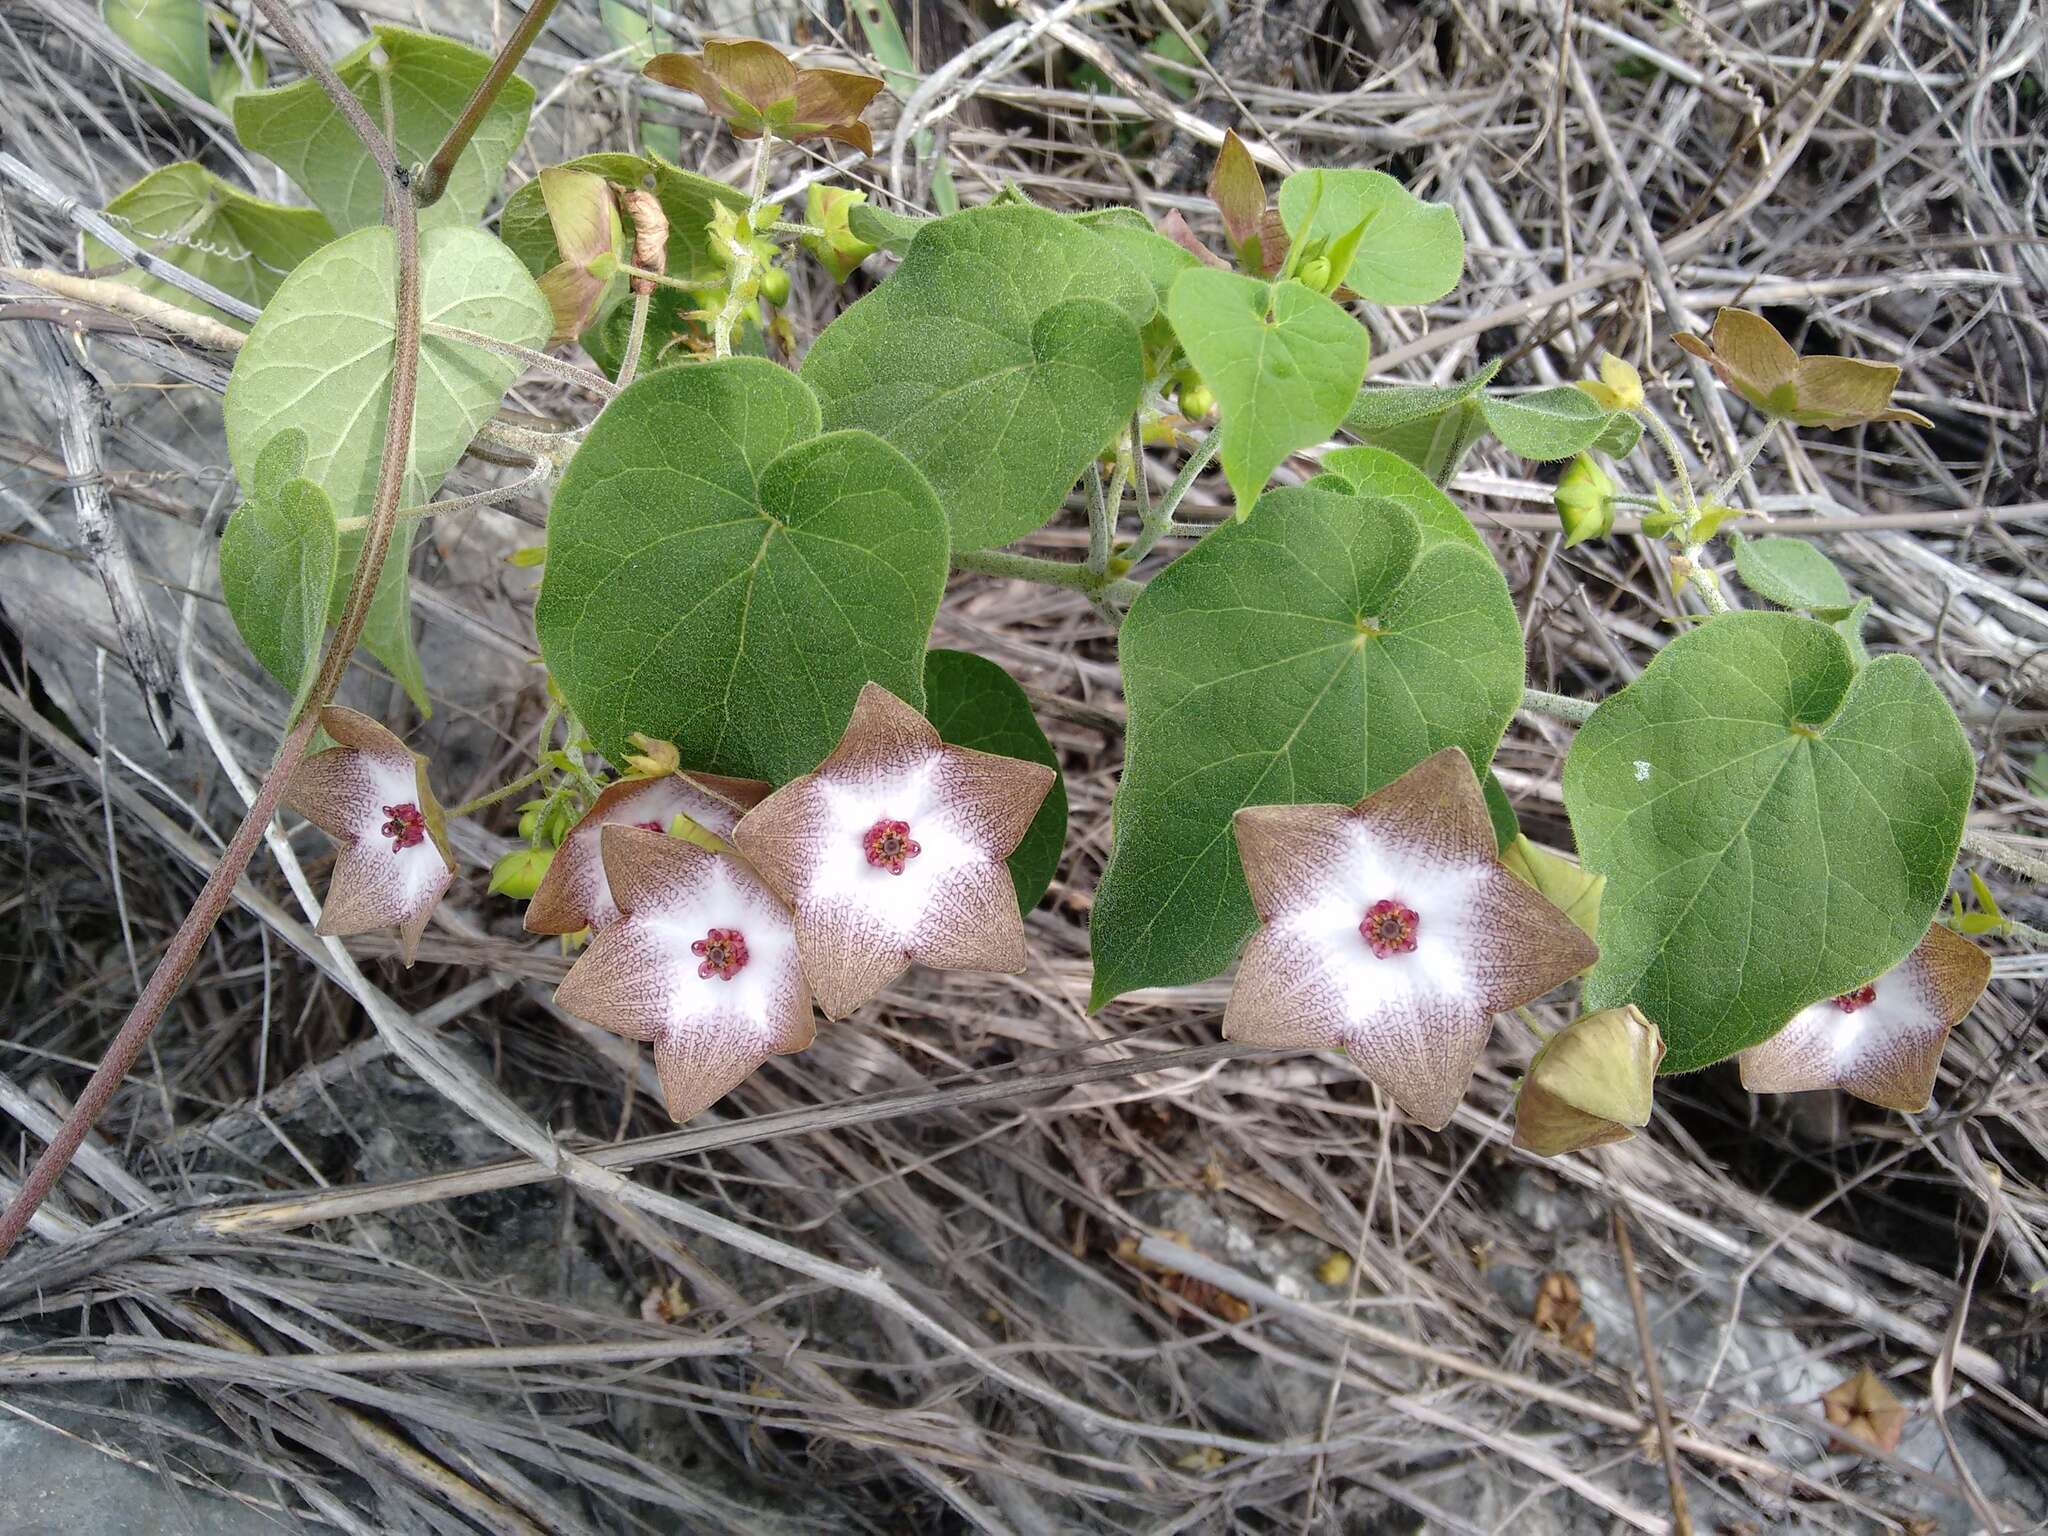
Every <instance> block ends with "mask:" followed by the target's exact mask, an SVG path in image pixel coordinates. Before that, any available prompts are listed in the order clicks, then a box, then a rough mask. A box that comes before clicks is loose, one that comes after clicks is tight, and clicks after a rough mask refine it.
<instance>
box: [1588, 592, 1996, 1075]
mask: <svg viewBox="0 0 2048 1536" xmlns="http://www.w3.org/2000/svg"><path fill="white" fill-rule="evenodd" d="M1975 774H1976V769H1975V763H1974V761H1973V759H1972V757H1971V754H1970V747H1969V743H1968V741H1967V740H1966V739H1965V738H1964V736H1963V730H1962V726H1961V725H1960V724H1959V723H1958V722H1957V720H1956V717H1955V714H1954V712H1953V711H1952V710H1951V709H1950V708H1949V705H1948V701H1947V700H1946V699H1944V698H1943V697H1942V694H1941V691H1940V690H1939V689H1938V688H1937V687H1936V686H1935V685H1934V682H1933V680H1932V679H1931V678H1930V677H1928V675H1927V673H1926V671H1925V670H1924V669H1923V668H1922V667H1921V666H1920V664H1919V663H1918V662H1916V661H1914V660H1912V659H1911V658H1909V657H1905V656H1884V657H1880V658H1878V659H1877V660H1875V661H1872V662H1871V663H1869V665H1867V666H1864V667H1862V668H1860V669H1859V668H1857V667H1856V666H1855V664H1854V662H1853V660H1852V658H1851V656H1850V653H1849V647H1848V643H1847V642H1846V641H1845V640H1844V639H1843V637H1842V636H1841V634H1840V633H1839V632H1837V631H1836V630H1834V629H1832V628H1830V627H1829V626H1828V625H1826V624H1822V623H1819V622H1817V621H1815V620H1813V619H1806V618H1800V617H1797V616H1795V615H1792V614H1784V613H1733V614H1725V615H1723V616H1721V617H1719V618H1716V619H1714V620H1712V621H1711V622H1709V623H1707V624H1704V625H1702V626H1700V627H1699V628H1698V629H1695V630H1693V631H1691V632H1690V633H1688V634H1683V635H1680V636H1679V637H1678V638H1677V639H1675V640H1673V641H1672V642H1671V644H1669V645H1668V646H1666V647H1665V648H1664V649H1663V650H1662V651H1660V652H1659V653H1658V654H1657V656H1656V657H1655V659H1653V660H1652V661H1651V662H1650V664H1649V666H1648V667H1646V668H1645V669H1644V670H1643V674H1642V676H1640V677H1639V678H1637V679H1636V680H1635V681H1634V682H1633V683H1631V684H1630V685H1629V686H1628V687H1626V688H1624V689H1623V690H1622V691H1621V692H1620V693H1617V694H1615V695H1613V696H1612V697H1610V698H1609V699H1608V700H1607V701H1606V702H1604V703H1603V704H1601V706H1600V707H1599V709H1597V710H1595V711H1594V713H1593V716H1592V718H1591V719H1589V720H1588V721H1587V722H1586V723H1585V724H1584V725H1583V726H1581V727H1580V729H1579V733H1578V738H1577V740H1575V741H1574V742H1573V744H1572V749H1571V752H1570V754H1569V756H1567V758H1566V759H1565V769H1564V800H1565V809H1566V811H1567V812H1568V813H1569V814H1570V816H1571V822H1572V830H1573V832H1574V833H1575V834H1576V836H1577V839H1578V845H1579V852H1580V856H1581V858H1582V859H1583V861H1584V864H1585V867H1586V868H1587V869H1588V870H1590V871H1592V872H1594V873H1596V874H1604V875H1606V876H1607V882H1608V883H1607V894H1606V899H1605V900H1604V901H1603V902H1602V904H1601V908H1600V931H1599V943H1600V963H1599V964H1598V965H1597V966H1595V967H1594V968H1593V971H1592V972H1591V974H1590V976H1589V977H1588V980H1587V983H1586V999H1585V1002H1586V1007H1588V1008H1589V1009H1597V1008H1609V1007H1616V1006H1619V1005H1620V1004H1623V1003H1634V1004H1636V1005H1637V1006H1638V1007H1640V1008H1641V1009H1642V1010H1643V1012H1644V1013H1645V1014H1647V1015H1649V1017H1650V1018H1651V1020H1652V1021H1653V1022H1655V1023H1656V1025H1657V1027H1658V1028H1659V1029H1660V1030H1661V1031H1662V1032H1663V1035H1664V1042H1665V1046H1666V1055H1665V1058H1664V1070H1665V1071H1666V1072H1690V1071H1692V1070H1694V1069H1696V1068H1699V1067H1704V1066H1707V1065H1708V1064H1710V1063H1712V1062H1716V1061H1719V1060H1721V1059H1722V1058H1723V1057H1726V1056H1730V1055H1733V1054H1734V1053H1735V1052H1737V1051H1741V1050H1745V1049H1747V1048H1748V1047H1750V1046H1752V1045H1756V1044H1758V1043H1759V1042H1761V1041H1763V1040H1766V1039H1768V1038H1769V1037H1770V1036H1771V1035H1773V1034H1775V1033H1776V1032H1777V1031H1778V1030H1779V1029H1780V1028H1782V1027H1783V1026H1784V1024H1785V1022H1786V1021H1787V1020H1788V1019H1790V1018H1791V1017H1792V1016H1793V1015H1794V1014H1796V1013H1797V1012H1799V1010H1800V1009H1802V1008H1804V1007H1806V1006H1807V1005H1808V1004H1811V1003H1815V1002H1818V1001H1820V1000H1821V999H1823V998H1827V997H1835V996H1839V995H1840V994H1842V993H1844V992H1850V991H1853V990H1855V989H1856V988H1858V987H1860V986H1862V985H1863V984H1864V983H1865V982H1867V981H1869V980H1870V979H1871V978H1872V977H1874V976H1876V975H1878V974H1879V973H1880V972H1882V971H1885V970H1887V969H1889V968H1890V967H1891V966H1893V965H1895V964H1897V963H1898V962H1899V961H1900V960H1902V959H1904V958H1905V956H1906V954H1907V953H1908V952H1909V951H1910V950H1911V949H1912V948H1913V946H1914V945H1916V944H1918V943H1919V942H1920V939H1921V937H1922V936H1923V935H1924V934H1925V933H1926V931H1927V925H1928V923H1929V922H1930V921H1931V920H1932V919H1933V917H1934V913H1935V909H1936V907H1937V906H1938V905H1939V904H1940V902H1941V898H1942V894H1943V892H1944V891H1945V890H1946V888H1947V885H1948V876H1949V870H1950V868H1951V867H1952V866H1953V865H1954V863H1955V857H1956V850H1957V847H1958V846H1959V845H1960V842H1961V839H1962V833H1963V818H1964V816H1965V815H1966V814H1967V812H1968V810H1969V807H1970V795H1971V790H1972V786H1973V784H1974V781H1975Z"/></svg>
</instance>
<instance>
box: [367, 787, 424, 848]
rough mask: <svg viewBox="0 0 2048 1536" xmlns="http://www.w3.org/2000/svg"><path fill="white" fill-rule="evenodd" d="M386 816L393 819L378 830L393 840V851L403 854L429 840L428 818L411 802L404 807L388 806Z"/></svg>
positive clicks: (385, 810)
mask: <svg viewBox="0 0 2048 1536" xmlns="http://www.w3.org/2000/svg"><path fill="white" fill-rule="evenodd" d="M384 814H385V815H386V816H388V817H390V818H391V819H390V820H389V821H387V822H385V823H384V825H383V826H381V827H379V828H378V829H377V830H378V831H379V832H381V833H382V834H383V835H384V836H386V837H388V838H390V839H391V851H392V852H393V853H403V852H404V851H405V850H406V849H408V848H417V847H419V845H420V844H421V843H423V842H425V841H426V839H427V818H426V817H424V816H422V815H421V814H420V808H419V807H418V806H416V805H414V804H413V803H412V802H411V801H410V800H408V801H406V802H405V803H404V804H403V805H387V806H385V807H384Z"/></svg>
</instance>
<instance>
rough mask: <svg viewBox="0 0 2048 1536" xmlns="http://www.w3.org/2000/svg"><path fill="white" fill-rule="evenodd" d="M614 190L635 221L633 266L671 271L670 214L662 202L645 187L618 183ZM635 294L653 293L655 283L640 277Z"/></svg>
mask: <svg viewBox="0 0 2048 1536" xmlns="http://www.w3.org/2000/svg"><path fill="white" fill-rule="evenodd" d="M614 190H615V191H617V193H618V194H619V203H620V206H622V207H623V208H624V209H625V210H626V217H627V218H629V219H631V220H632V221H633V265H634V266H636V267H639V268H641V269H642V270H643V271H647V272H666V271H668V214H667V213H665V212H664V211H663V210H662V206H661V199H660V198H658V197H656V196H655V195H654V194H653V193H652V192H650V191H648V190H647V189H646V188H645V187H626V186H619V185H617V184H616V183H614ZM633 291H634V292H635V293H652V292H654V283H653V281H652V280H651V279H649V278H644V277H636V278H634V279H633Z"/></svg>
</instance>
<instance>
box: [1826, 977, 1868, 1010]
mask: <svg viewBox="0 0 2048 1536" xmlns="http://www.w3.org/2000/svg"><path fill="white" fill-rule="evenodd" d="M1876 1001H1877V983H1876V982H1874V981H1873V982H1871V983H1869V984H1868V985H1867V986H1861V987H1858V988H1857V989H1856V990H1855V991H1854V992H1844V993H1843V994H1842V995H1841V996H1840V997H1838V998H1836V999H1835V1006H1836V1007H1837V1008H1839V1009H1841V1010H1842V1012H1844V1013H1854V1012H1855V1011H1856V1010H1857V1009H1858V1008H1868V1007H1869V1006H1870V1005H1871V1004H1872V1003H1874V1002H1876Z"/></svg>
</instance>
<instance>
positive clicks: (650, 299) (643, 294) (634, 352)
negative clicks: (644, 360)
mask: <svg viewBox="0 0 2048 1536" xmlns="http://www.w3.org/2000/svg"><path fill="white" fill-rule="evenodd" d="M653 303H654V294H653V291H652V290H650V289H647V288H642V287H641V286H640V285H639V284H637V283H636V284H634V286H633V323H632V325H631V326H630V327H629V328H628V329H627V331H626V360H625V361H624V362H622V363H620V364H619V382H618V387H619V391H620V393H622V394H623V393H624V392H625V388H626V386H627V385H628V384H630V383H632V382H633V376H634V375H635V374H637V373H638V372H639V371H640V349H641V348H642V347H644V346H645V345H647V311H648V309H649V307H650V306H652V304H653Z"/></svg>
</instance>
